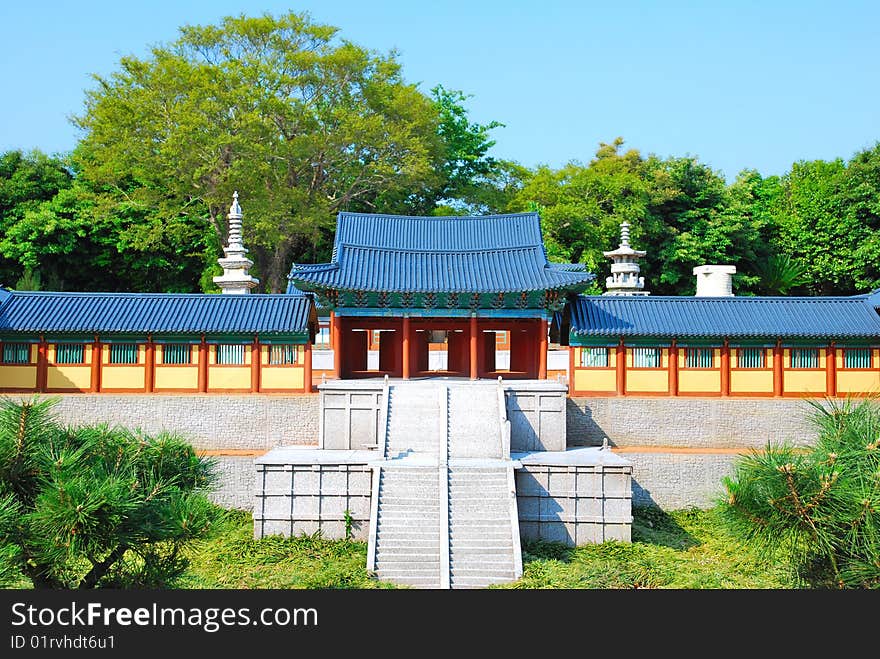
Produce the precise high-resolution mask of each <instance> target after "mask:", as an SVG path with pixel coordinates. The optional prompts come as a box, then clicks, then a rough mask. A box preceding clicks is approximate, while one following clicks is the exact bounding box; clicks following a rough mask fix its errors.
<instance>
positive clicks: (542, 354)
mask: <svg viewBox="0 0 880 659" xmlns="http://www.w3.org/2000/svg"><path fill="white" fill-rule="evenodd" d="M538 331H539V332H540V333H541V336H540V337H539V339H538V379H539V380H546V379H547V321H546V320H544V319H543V318H542V319H541V320H540V321H538Z"/></svg>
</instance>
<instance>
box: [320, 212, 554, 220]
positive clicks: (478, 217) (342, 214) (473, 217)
mask: <svg viewBox="0 0 880 659" xmlns="http://www.w3.org/2000/svg"><path fill="white" fill-rule="evenodd" d="M535 216H538V213H536V212H527V213H497V214H495V215H393V214H390V213H351V212H348V211H340V212H339V215H338V216H337V219H338V218H339V217H371V218H377V217H388V218H394V219H397V220H419V221H424V220H498V219H501V218H507V217H535Z"/></svg>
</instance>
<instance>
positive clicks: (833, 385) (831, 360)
mask: <svg viewBox="0 0 880 659" xmlns="http://www.w3.org/2000/svg"><path fill="white" fill-rule="evenodd" d="M836 353H837V350H836V348H835V346H834V342H831V343H830V344H829V345H828V347H827V348H825V394H826V395H828V396H837V354H836Z"/></svg>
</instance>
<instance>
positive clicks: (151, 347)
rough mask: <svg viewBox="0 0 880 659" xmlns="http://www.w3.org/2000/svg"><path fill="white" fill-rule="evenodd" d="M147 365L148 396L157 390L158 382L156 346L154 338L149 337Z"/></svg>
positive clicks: (145, 376) (145, 373)
mask: <svg viewBox="0 0 880 659" xmlns="http://www.w3.org/2000/svg"><path fill="white" fill-rule="evenodd" d="M145 356H146V364H145V365H144V391H146V392H147V393H148V394H150V393H153V391H154V390H155V388H156V386H155V382H156V344H155V343H153V337H152V336H148V337H147V347H146V355H145Z"/></svg>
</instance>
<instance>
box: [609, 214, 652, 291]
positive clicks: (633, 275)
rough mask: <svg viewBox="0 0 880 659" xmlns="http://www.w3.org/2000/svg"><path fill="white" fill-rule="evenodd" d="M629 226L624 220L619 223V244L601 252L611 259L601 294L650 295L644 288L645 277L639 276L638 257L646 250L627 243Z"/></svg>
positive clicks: (643, 254)
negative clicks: (609, 273) (609, 269)
mask: <svg viewBox="0 0 880 659" xmlns="http://www.w3.org/2000/svg"><path fill="white" fill-rule="evenodd" d="M629 227H630V224H629V222H627V221H626V220H624V221H623V222H621V223H620V246H619V247H618V248H617V249H615V250H611V251H610V252H602V253H603V254H604V255H605V256H607V257H608V258H609V259H611V260H612V261H613V263H612V264H611V276H610V277H608V278H607V279H606V280H605V287H606V289H607V290H606V291H605V293H604V294H603V295H650V293H648V291H646V290H644V288H645V278H644V277H640V276H639V272H640V271H641V268H640V267H639V259H640V258H642V257H643V256H645V254H647V252H644V251H641V250H638V249H633V248H632V247H631V246H630V244H629Z"/></svg>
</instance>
